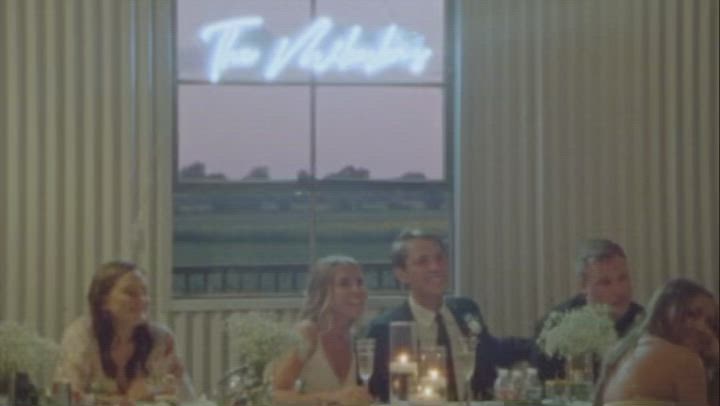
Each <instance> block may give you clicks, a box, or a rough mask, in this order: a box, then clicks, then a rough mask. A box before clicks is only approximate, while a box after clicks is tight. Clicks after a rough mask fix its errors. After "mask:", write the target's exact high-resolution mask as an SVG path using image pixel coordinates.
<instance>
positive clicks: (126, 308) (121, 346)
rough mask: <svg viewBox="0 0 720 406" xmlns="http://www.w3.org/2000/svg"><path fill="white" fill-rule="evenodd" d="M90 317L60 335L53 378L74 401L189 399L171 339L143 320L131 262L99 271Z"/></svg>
mask: <svg viewBox="0 0 720 406" xmlns="http://www.w3.org/2000/svg"><path fill="white" fill-rule="evenodd" d="M87 298H88V304H89V308H90V315H89V316H83V317H81V318H80V319H78V320H76V321H74V322H73V323H72V324H71V325H70V326H68V328H67V329H66V330H65V333H64V335H63V340H62V354H61V360H60V363H59V365H58V367H57V370H56V373H55V379H56V380H57V381H61V382H68V383H69V384H70V385H71V388H72V391H73V394H74V396H75V398H76V399H81V398H84V397H85V396H87V395H89V394H93V395H95V396H99V397H108V398H113V399H116V400H120V401H129V402H134V401H138V400H143V401H147V400H153V399H155V398H158V397H162V396H168V397H173V398H178V399H191V398H192V397H193V392H192V388H191V386H190V384H189V380H188V378H187V375H186V374H185V372H184V369H183V365H182V363H181V362H180V359H179V358H178V357H177V354H176V353H175V346H174V341H173V337H172V334H171V333H170V332H169V331H168V330H167V329H165V328H164V327H162V326H160V325H158V324H156V323H153V322H150V321H149V320H148V307H149V303H150V298H149V296H148V287H147V281H146V279H145V276H144V275H143V273H142V272H141V271H140V269H139V268H138V267H137V266H136V265H135V264H133V263H130V262H122V261H112V262H108V263H105V264H103V265H101V266H100V268H99V269H98V270H97V272H96V273H95V275H94V276H93V279H92V282H91V284H90V291H89V292H88V297H87Z"/></svg>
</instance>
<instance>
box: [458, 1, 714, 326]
mask: <svg viewBox="0 0 720 406" xmlns="http://www.w3.org/2000/svg"><path fill="white" fill-rule="evenodd" d="M457 5H458V6H459V8H460V12H459V14H458V19H459V22H460V24H461V25H460V27H461V32H462V38H461V41H460V44H459V55H460V58H459V69H460V75H459V77H460V78H461V81H460V83H459V87H458V90H459V93H460V94H459V102H460V106H459V109H460V110H459V119H458V122H459V128H460V137H459V138H460V139H459V142H458V145H457V151H456V152H457V154H458V156H459V159H458V160H457V162H458V163H457V166H458V167H457V171H458V181H457V190H458V193H459V197H458V223H457V224H458V233H457V235H456V239H457V241H458V244H457V246H458V250H459V267H460V269H461V271H460V274H459V277H460V281H461V283H460V284H459V286H460V290H461V292H462V293H464V294H468V295H471V296H473V297H475V298H476V299H477V300H478V302H479V303H480V304H481V306H482V308H483V310H484V313H485V314H486V315H487V318H488V319H489V323H490V326H491V328H493V329H494V330H495V331H497V332H499V333H501V334H510V333H513V334H527V333H529V332H530V331H531V328H532V324H533V322H534V321H535V320H536V319H537V317H538V316H539V315H540V314H542V313H544V312H546V311H547V309H548V308H549V307H550V306H551V305H552V304H553V303H557V302H559V301H561V300H563V299H565V298H567V297H568V296H569V295H571V294H572V293H573V292H575V291H576V289H577V281H576V278H575V276H574V273H573V266H572V264H573V254H574V250H575V247H576V243H577V242H578V241H579V240H580V239H582V238H588V237H606V238H610V239H613V240H615V241H617V242H619V243H620V244H622V245H623V246H624V247H625V249H626V251H627V254H628V256H629V261H630V264H631V267H632V274H633V279H634V282H635V287H636V297H637V299H638V300H639V301H641V302H642V301H645V300H646V299H647V298H648V296H649V294H650V293H651V291H652V290H653V289H654V288H655V287H657V286H659V285H661V284H662V282H663V281H664V280H665V279H666V278H668V277H669V276H672V275H683V276H687V277H690V278H693V279H695V280H698V281H700V282H702V283H703V284H704V285H705V286H707V287H708V288H710V289H712V290H714V292H716V293H717V291H718V248H717V247H718V229H719V223H718V180H719V179H718V114H717V112H718V73H717V72H718V38H719V37H718V2H717V0H693V1H686V0H663V1H658V0H633V1H627V0H603V1H596V0H572V1H567V0H541V1H532V0H467V1H461V2H458V3H457Z"/></svg>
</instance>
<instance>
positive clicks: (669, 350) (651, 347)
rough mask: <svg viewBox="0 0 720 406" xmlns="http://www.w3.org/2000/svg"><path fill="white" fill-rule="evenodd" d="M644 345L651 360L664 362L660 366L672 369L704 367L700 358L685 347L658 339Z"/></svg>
mask: <svg viewBox="0 0 720 406" xmlns="http://www.w3.org/2000/svg"><path fill="white" fill-rule="evenodd" d="M644 344H645V345H644V346H643V347H644V348H643V349H644V351H645V352H646V356H647V357H648V358H649V359H650V360H652V361H662V362H660V363H659V364H658V365H669V366H672V367H677V366H679V365H684V366H702V361H701V360H700V356H699V355H698V354H697V353H696V352H694V351H692V350H691V349H689V348H687V347H685V346H683V345H679V344H675V343H672V342H670V341H667V340H664V339H662V338H658V337H654V338H653V339H650V340H645V342H644Z"/></svg>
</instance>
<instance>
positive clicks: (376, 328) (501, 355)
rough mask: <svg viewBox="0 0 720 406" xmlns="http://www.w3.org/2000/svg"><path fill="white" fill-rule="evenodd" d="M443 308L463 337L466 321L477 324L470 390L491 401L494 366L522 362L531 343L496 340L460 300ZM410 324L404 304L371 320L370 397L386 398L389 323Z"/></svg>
mask: <svg viewBox="0 0 720 406" xmlns="http://www.w3.org/2000/svg"><path fill="white" fill-rule="evenodd" d="M445 304H446V305H447V307H448V309H449V310H450V312H451V313H452V315H453V316H454V318H455V322H456V323H457V325H458V327H460V331H461V332H462V334H464V335H469V334H471V329H470V327H469V326H468V322H467V320H468V318H470V319H474V320H477V321H478V323H479V324H480V329H479V330H480V331H479V335H478V338H479V340H478V346H477V351H476V358H475V372H474V374H473V377H472V383H471V385H472V389H473V392H474V393H475V394H476V396H479V397H480V398H481V399H491V398H492V387H493V383H494V381H495V377H496V373H495V369H496V367H498V366H510V365H512V364H513V363H514V362H517V361H519V360H525V359H527V358H528V356H529V354H530V350H531V348H532V340H530V339H522V338H503V339H498V338H496V337H493V336H492V335H491V334H490V331H489V330H488V328H487V325H486V324H485V321H484V320H483V318H482V315H481V314H480V309H479V308H478V305H477V304H476V303H475V302H474V301H473V300H471V299H468V298H464V297H456V298H446V299H445ZM393 321H414V319H413V315H412V311H411V310H410V304H409V302H408V301H405V302H404V303H403V304H401V305H400V306H398V307H396V308H393V309H390V310H388V311H387V312H385V313H383V314H381V315H380V316H378V317H376V318H375V319H373V320H372V321H371V323H370V327H369V330H368V337H372V338H374V339H375V362H374V366H373V374H372V377H371V379H370V393H371V394H372V395H373V396H375V397H376V398H378V399H380V400H382V401H383V402H388V400H389V397H390V392H389V381H390V373H389V370H388V358H389V356H390V355H389V352H390V342H389V341H390V334H389V332H390V322H393Z"/></svg>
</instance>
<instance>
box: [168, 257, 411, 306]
mask: <svg viewBox="0 0 720 406" xmlns="http://www.w3.org/2000/svg"><path fill="white" fill-rule="evenodd" d="M362 267H363V271H364V274H365V285H366V286H367V288H368V290H370V291H373V293H386V292H387V293H392V292H399V291H400V290H401V287H400V284H399V283H398V282H397V280H396V279H395V276H394V275H393V272H392V268H391V266H390V263H389V262H366V263H363V264H362ZM307 273H308V265H307V264H270V265H209V266H178V267H175V268H174V269H173V296H175V297H176V298H187V297H212V296H225V295H233V296H238V295H240V296H267V295H269V294H270V295H273V294H274V295H296V294H298V293H300V292H302V291H303V290H304V289H305V285H306V278H307Z"/></svg>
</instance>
